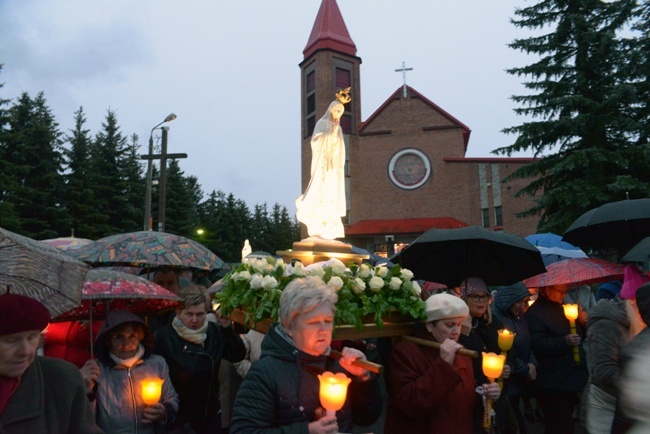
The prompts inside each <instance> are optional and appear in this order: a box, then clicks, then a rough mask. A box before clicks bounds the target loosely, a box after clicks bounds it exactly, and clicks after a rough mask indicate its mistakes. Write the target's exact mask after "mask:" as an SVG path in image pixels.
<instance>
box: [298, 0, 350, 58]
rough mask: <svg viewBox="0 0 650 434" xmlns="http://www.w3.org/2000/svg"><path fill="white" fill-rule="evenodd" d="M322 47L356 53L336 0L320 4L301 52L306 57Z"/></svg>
mask: <svg viewBox="0 0 650 434" xmlns="http://www.w3.org/2000/svg"><path fill="white" fill-rule="evenodd" d="M322 49H330V50H335V51H338V52H341V53H344V54H349V55H350V56H356V55H357V47H356V45H354V42H352V38H350V33H348V28H347V27H346V26H345V21H343V16H342V15H341V11H340V10H339V7H338V5H337V4H336V0H323V2H322V3H321V4H320V9H319V10H318V15H317V16H316V21H315V22H314V27H313V28H312V29H311V35H309V40H308V41H307V45H306V46H305V49H304V50H302V54H303V55H304V58H305V59H306V58H307V57H309V56H311V55H312V54H313V53H314V52H315V51H317V50H322Z"/></svg>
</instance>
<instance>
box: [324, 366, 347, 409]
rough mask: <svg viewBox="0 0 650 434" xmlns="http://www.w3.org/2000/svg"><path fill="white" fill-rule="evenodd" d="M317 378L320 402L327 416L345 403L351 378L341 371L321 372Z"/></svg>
mask: <svg viewBox="0 0 650 434" xmlns="http://www.w3.org/2000/svg"><path fill="white" fill-rule="evenodd" d="M318 379H319V380H320V392H319V396H320V403H321V405H322V406H323V408H324V409H325V410H326V412H327V415H328V416H334V415H336V412H337V411H338V410H340V409H341V408H343V404H345V398H346V397H347V394H348V385H349V384H350V382H351V381H352V379H350V378H348V376H346V375H345V374H343V373H341V372H339V373H338V374H333V373H332V372H329V371H326V372H323V373H322V374H321V375H319V376H318Z"/></svg>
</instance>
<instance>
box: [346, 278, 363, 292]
mask: <svg viewBox="0 0 650 434" xmlns="http://www.w3.org/2000/svg"><path fill="white" fill-rule="evenodd" d="M350 284H351V285H352V290H353V291H354V292H356V293H357V294H361V293H362V292H363V291H365V289H366V282H364V281H363V280H361V279H360V278H358V277H357V278H356V279H354V280H351V281H350Z"/></svg>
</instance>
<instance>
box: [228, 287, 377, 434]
mask: <svg viewBox="0 0 650 434" xmlns="http://www.w3.org/2000/svg"><path fill="white" fill-rule="evenodd" d="M337 298H338V297H337V295H336V292H335V291H334V290H333V289H331V288H330V287H329V286H327V284H326V283H325V282H323V281H322V280H321V279H319V278H316V277H307V278H298V279H295V280H293V281H292V282H291V283H289V284H288V285H287V287H286V288H285V289H284V291H283V292H282V296H281V297H280V310H279V312H278V314H279V318H280V321H279V322H278V323H275V324H273V325H272V326H271V328H270V329H269V331H268V333H267V335H266V337H265V338H264V341H263V342H262V357H261V358H260V360H259V361H257V362H256V363H255V364H253V365H252V366H251V368H250V370H249V371H248V374H247V375H246V377H245V378H244V381H243V382H242V385H241V387H240V389H239V393H238V395H237V401H236V402H235V408H234V416H233V424H232V425H231V427H230V429H231V432H236V433H244V434H245V433H253V432H260V431H262V430H264V432H266V433H279V432H288V431H287V430H291V431H292V432H305V433H307V432H308V433H310V434H316V433H318V434H321V433H335V432H339V431H340V432H352V425H353V424H357V425H370V424H372V423H374V422H375V421H376V420H377V418H378V417H379V415H380V413H381V409H382V404H383V402H382V401H383V398H382V397H381V391H380V384H379V381H378V377H377V376H376V375H374V374H371V373H370V372H368V371H366V370H365V369H363V368H360V367H358V366H355V365H353V364H352V363H353V362H354V361H355V360H357V359H362V360H365V358H366V357H365V355H364V354H363V353H362V352H361V351H359V350H356V349H353V348H343V350H342V353H343V358H341V359H340V360H339V361H335V360H333V359H332V358H330V357H328V355H329V353H330V344H331V342H332V331H333V330H334V312H335V306H334V305H335V303H336V301H337ZM325 371H331V372H335V373H336V372H340V373H343V374H345V375H347V376H348V377H351V378H352V382H351V384H350V386H349V388H348V395H347V399H346V401H345V405H344V406H343V408H342V409H341V410H340V411H338V412H337V413H336V416H322V417H320V418H319V416H320V415H321V411H320V410H322V409H320V401H319V388H320V383H319V380H318V374H322V373H323V372H325Z"/></svg>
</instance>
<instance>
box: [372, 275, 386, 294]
mask: <svg viewBox="0 0 650 434" xmlns="http://www.w3.org/2000/svg"><path fill="white" fill-rule="evenodd" d="M368 286H370V289H371V290H372V291H374V292H377V291H379V290H380V289H381V288H383V287H384V279H382V278H381V277H379V276H375V277H373V278H372V279H370V282H369V283H368Z"/></svg>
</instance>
